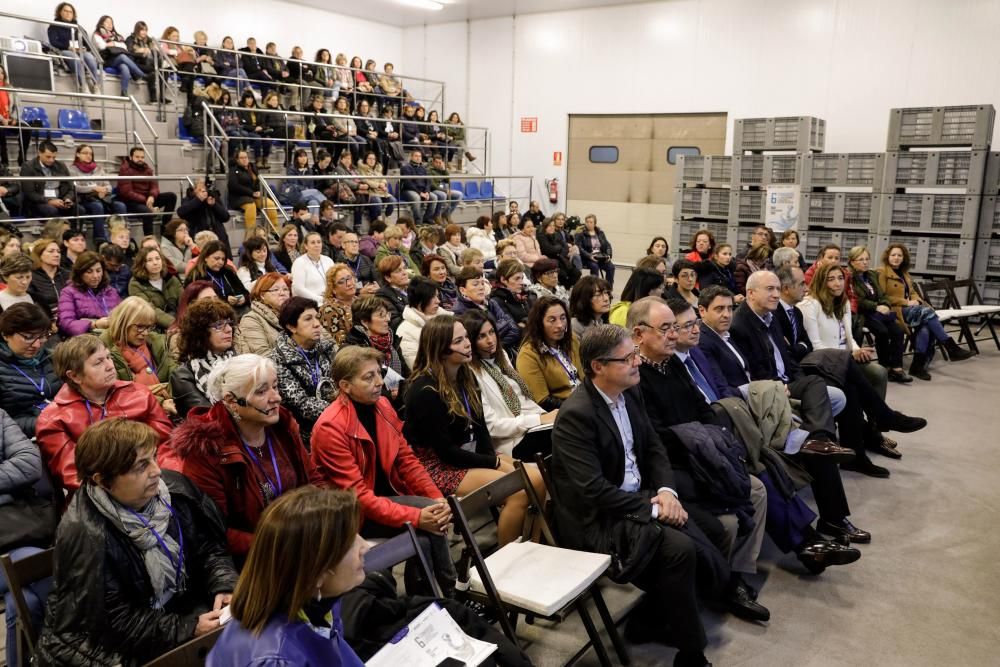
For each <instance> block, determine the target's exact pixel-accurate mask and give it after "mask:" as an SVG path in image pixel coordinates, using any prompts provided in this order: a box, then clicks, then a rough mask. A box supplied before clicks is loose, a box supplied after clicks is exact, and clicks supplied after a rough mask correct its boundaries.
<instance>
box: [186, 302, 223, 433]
mask: <svg viewBox="0 0 1000 667" xmlns="http://www.w3.org/2000/svg"><path fill="white" fill-rule="evenodd" d="M178 321H179V323H180V331H179V334H180V335H179V340H178V350H177V360H178V361H179V362H181V364H180V366H178V367H177V370H175V371H174V372H173V374H171V376H170V388H171V393H172V395H173V397H174V403H175V404H176V406H177V414H178V415H179V416H180V417H187V413H188V412H189V411H190V410H191V408H195V407H208V406H209V405H211V402H210V401H209V398H208V376H209V374H210V373H211V372H212V369H214V368H215V367H216V366H217V365H218V364H219V363H220V362H222V361H224V360H226V359H228V358H229V357H231V356H233V355H234V354H235V352H234V350H233V333H234V329H235V328H236V311H234V310H233V308H232V306H230V305H229V304H228V303H226V302H225V301H222V300H220V299H218V298H215V299H201V300H199V301H195V302H193V303H192V304H191V305H190V306H189V307H188V308H187V310H185V312H184V313H183V314H182V315H181V317H180V318H179V320H178Z"/></svg>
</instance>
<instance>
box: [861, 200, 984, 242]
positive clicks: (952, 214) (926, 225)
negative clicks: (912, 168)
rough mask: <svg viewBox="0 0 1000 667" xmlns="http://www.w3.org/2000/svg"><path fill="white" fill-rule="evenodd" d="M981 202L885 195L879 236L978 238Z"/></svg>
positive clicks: (880, 217)
mask: <svg viewBox="0 0 1000 667" xmlns="http://www.w3.org/2000/svg"><path fill="white" fill-rule="evenodd" d="M981 201H982V197H980V196H979V195H953V194H915V193H902V194H885V195H882V211H881V215H880V216H879V229H878V233H879V234H892V233H894V232H917V233H923V234H950V235H956V236H960V237H962V238H975V236H976V233H977V228H978V227H979V217H980V204H981Z"/></svg>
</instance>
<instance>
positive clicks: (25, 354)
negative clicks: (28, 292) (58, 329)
mask: <svg viewBox="0 0 1000 667" xmlns="http://www.w3.org/2000/svg"><path fill="white" fill-rule="evenodd" d="M50 326H51V323H50V322H49V316H48V314H47V313H46V312H45V310H44V309H43V308H41V307H40V306H36V305H35V304H33V303H15V304H14V305H13V306H11V307H10V308H8V309H7V310H5V311H3V315H0V338H2V340H0V396H3V407H4V409H5V410H6V411H7V413H8V414H9V415H10V416H11V418H12V419H13V420H14V421H15V422H16V423H17V425H18V427H20V429H21V430H22V431H23V432H24V434H25V435H26V436H28V437H29V438H32V437H34V435H35V421H36V420H37V419H38V415H39V414H40V413H41V412H42V410H44V409H45V408H46V407H47V406H48V404H49V403H51V402H52V399H54V398H55V396H56V392H58V391H59V388H60V387H62V380H61V379H60V378H59V376H58V375H56V371H55V367H54V366H53V364H52V353H51V352H50V350H49V349H48V348H46V347H45V343H46V342H47V341H48V340H49V337H50V336H51V335H52V334H51V333H50V332H49V327H50Z"/></svg>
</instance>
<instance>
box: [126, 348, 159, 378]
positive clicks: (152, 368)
mask: <svg viewBox="0 0 1000 667" xmlns="http://www.w3.org/2000/svg"><path fill="white" fill-rule="evenodd" d="M129 349H131V350H132V351H133V352H135V353H136V354H138V355H139V356H140V357H142V360H143V361H145V362H146V366H147V367H148V369H149V370H150V371H152V372H153V375H156V364H154V363H153V360H152V359H150V358H149V357H147V356H146V355H145V354H143V353H142V351H141V350H140V349H139V348H137V347H132V346H129ZM150 354H152V353H150Z"/></svg>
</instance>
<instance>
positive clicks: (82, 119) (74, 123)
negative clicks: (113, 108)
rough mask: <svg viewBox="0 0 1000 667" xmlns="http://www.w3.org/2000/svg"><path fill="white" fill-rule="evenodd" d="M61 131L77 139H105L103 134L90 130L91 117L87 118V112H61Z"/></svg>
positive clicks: (62, 110) (73, 110) (74, 110)
mask: <svg viewBox="0 0 1000 667" xmlns="http://www.w3.org/2000/svg"><path fill="white" fill-rule="evenodd" d="M59 129H60V130H65V132H66V134H68V135H69V136H71V137H74V138H76V139H94V140H99V139H103V138H104V133H103V132H100V131H98V130H92V129H90V117H88V116H87V112H85V111H77V110H76V109H60V110H59Z"/></svg>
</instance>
